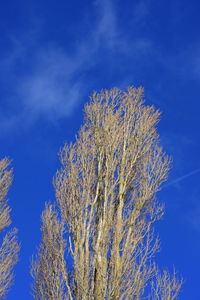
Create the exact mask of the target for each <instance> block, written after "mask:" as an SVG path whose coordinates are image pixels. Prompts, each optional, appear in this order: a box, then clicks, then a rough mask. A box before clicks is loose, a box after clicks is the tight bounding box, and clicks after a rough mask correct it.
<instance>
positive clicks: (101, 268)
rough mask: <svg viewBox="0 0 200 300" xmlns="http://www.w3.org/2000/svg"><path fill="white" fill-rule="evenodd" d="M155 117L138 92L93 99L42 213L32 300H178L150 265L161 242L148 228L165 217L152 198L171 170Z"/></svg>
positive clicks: (172, 281)
mask: <svg viewBox="0 0 200 300" xmlns="http://www.w3.org/2000/svg"><path fill="white" fill-rule="evenodd" d="M159 117H160V112H159V111H158V110H156V109H155V108H154V107H153V106H146V105H144V101H143V89H142V88H134V87H130V88H128V90H127V91H121V90H120V89H118V88H114V89H112V90H103V91H101V92H100V93H99V94H97V93H94V94H93V95H92V97H91V101H90V103H89V104H87V105H86V106H85V123H84V125H83V126H82V128H81V129H80V132H79V134H78V137H77V138H76V142H75V143H74V144H70V145H65V146H64V148H63V149H62V151H61V155H60V157H61V163H62V167H61V169H60V170H59V171H58V173H57V175H56V178H55V189H56V198H57V204H58V208H56V209H55V208H53V207H52V206H51V205H47V206H46V209H45V212H44V213H43V225H42V243H41V246H40V249H39V254H38V257H37V259H36V260H35V261H34V262H33V267H32V274H33V276H34V278H35V281H34V297H35V299H40V300H41V299H43V300H47V299H52V300H53V299H70V300H72V299H76V300H84V299H88V300H89V299H95V300H97V299H99V300H100V299H101V300H102V299H109V300H111V299H112V300H114V299H121V300H122V299H135V300H139V299H153V300H155V299H159V300H160V299H162V300H169V299H170V300H172V299H175V298H176V297H177V295H178V292H179V290H180V287H181V281H180V280H178V279H177V278H176V276H175V274H174V275H173V276H170V275H169V273H168V272H167V271H164V273H163V274H160V273H159V271H158V268H157V266H156V264H155V262H154V254H155V253H156V252H157V251H158V249H159V241H158V238H157V237H156V236H155V235H154V232H153V228H152V225H153V223H154V222H155V221H156V220H158V219H160V217H161V216H162V214H163V208H162V206H161V205H160V204H158V203H157V201H156V197H155V194H156V192H157V191H158V190H159V187H160V185H161V183H162V182H163V181H165V180H166V178H167V174H168V170H169V167H170V159H169V158H168V157H167V155H166V154H165V153H164V152H163V150H162V148H161V146H160V145H159V140H158V138H159V136H158V133H157V130H156V125H157V122H158V120H159ZM56 210H58V213H57V212H56ZM64 228H67V231H68V232H67V234H65V233H64ZM65 239H69V242H68V244H69V249H70V256H71V258H68V259H72V261H73V267H71V268H70V269H69V268H67V264H66V255H65V248H66V244H67V240H65Z"/></svg>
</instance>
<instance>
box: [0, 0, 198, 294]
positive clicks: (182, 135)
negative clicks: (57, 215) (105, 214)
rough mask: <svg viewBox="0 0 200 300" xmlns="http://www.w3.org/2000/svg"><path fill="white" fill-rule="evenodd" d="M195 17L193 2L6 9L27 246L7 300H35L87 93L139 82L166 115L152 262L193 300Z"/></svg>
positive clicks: (8, 131)
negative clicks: (63, 158) (169, 164)
mask: <svg viewBox="0 0 200 300" xmlns="http://www.w3.org/2000/svg"><path fill="white" fill-rule="evenodd" d="M199 11H200V2H199V1H198V0H196V1H195V0H190V1H186V0H168V1H163V0H161V1H156V0H141V1H132V0H123V1H122V0H115V1H114V0H107V1H106V0H97V1H88V0H84V1H81V0H79V1H78V0H74V1H66V0H59V1H55V0H54V1H53V0H48V1H47V0H34V1H30V0H15V1H14V0H11V1H1V7H0V32H1V34H0V143H1V154H0V156H1V157H2V158H3V157H4V156H8V157H10V158H11V159H12V160H13V163H12V165H13V167H14V182H13V185H12V188H11V190H10V193H9V202H10V206H11V207H12V220H13V226H16V227H17V228H18V229H19V239H20V242H21V246H22V248H21V254H20V261H19V263H18V265H17V267H16V269H15V272H16V280H15V284H14V286H13V287H12V289H11V292H10V293H9V295H8V299H10V300H17V299H20V300H23V299H24V300H28V299H32V297H31V295H30V283H31V278H30V275H29V265H30V260H31V255H32V254H33V253H35V251H36V247H37V246H38V244H39V240H40V225H41V223H40V214H41V212H42V210H43V208H44V203H45V201H48V200H53V199H54V190H53V187H52V178H53V176H54V174H55V172H56V170H57V169H58V168H59V160H58V156H57V153H58V152H59V149H60V147H61V146H62V145H63V144H64V143H65V142H68V141H73V140H74V136H75V134H76V133H77V130H78V128H79V126H80V124H81V122H82V120H83V113H82V109H83V106H84V103H85V102H86V101H87V100H88V96H89V95H90V94H91V92H92V91H93V90H98V91H99V90H100V89H101V88H111V87H113V86H118V87H121V88H125V87H127V86H128V85H135V86H139V85H142V86H144V88H145V95H146V101H147V103H148V104H154V105H155V106H156V107H157V108H160V110H161V111H162V112H163V115H162V120H161V122H160V124H159V132H160V134H161V142H162V144H163V146H164V148H165V150H166V152H167V153H169V154H171V155H172V156H173V161H174V162H173V169H172V170H171V172H170V177H169V180H168V182H167V183H166V185H165V187H164V188H163V190H162V191H161V192H159V194H158V197H159V198H160V200H161V201H164V202H165V203H166V214H165V216H164V218H163V220H162V221H161V222H159V224H158V226H157V230H158V231H159V233H160V237H161V245H162V252H161V253H159V254H158V256H157V258H158V261H159V263H160V265H161V266H163V267H169V269H172V268H173V266H175V267H176V269H177V270H178V271H179V273H180V274H182V276H183V278H184V279H185V284H184V286H183V291H182V293H181V296H180V299H183V300H188V299H190V300H198V299H200V296H199V295H200V293H199V270H200V186H199V180H200V171H199V170H200V155H199V153H200V133H199V129H200V128H199V127H200V126H199V121H200V35H199V28H200V18H199Z"/></svg>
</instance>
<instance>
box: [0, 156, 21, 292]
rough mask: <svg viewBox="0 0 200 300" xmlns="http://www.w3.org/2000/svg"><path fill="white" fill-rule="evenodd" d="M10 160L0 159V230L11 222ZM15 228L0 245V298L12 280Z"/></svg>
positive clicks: (16, 243) (15, 253) (15, 244)
mask: <svg viewBox="0 0 200 300" xmlns="http://www.w3.org/2000/svg"><path fill="white" fill-rule="evenodd" d="M9 165H10V162H9V160H8V159H6V158H4V159H2V160H1V161H0V231H1V232H2V231H3V230H4V229H5V228H6V227H8V226H9V225H10V223H11V220H10V208H9V207H8V205H7V199H6V197H7V193H8V190H9V187H10V185H11V182H12V170H11V169H9ZM16 233H17V230H16V229H13V230H11V231H9V232H8V233H7V234H6V235H5V237H4V238H3V242H2V244H1V246H0V298H4V297H5V296H6V295H7V293H8V290H9V288H10V285H11V284H12V282H13V278H14V274H13V266H14V265H15V264H16V262H17V260H18V253H19V244H18V242H17V236H16Z"/></svg>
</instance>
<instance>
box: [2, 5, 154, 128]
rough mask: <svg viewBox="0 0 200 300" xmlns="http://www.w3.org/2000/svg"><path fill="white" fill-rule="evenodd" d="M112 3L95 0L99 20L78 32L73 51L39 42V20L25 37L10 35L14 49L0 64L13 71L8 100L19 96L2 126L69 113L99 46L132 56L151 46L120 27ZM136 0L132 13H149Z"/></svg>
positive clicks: (77, 101)
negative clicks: (8, 118)
mask: <svg viewBox="0 0 200 300" xmlns="http://www.w3.org/2000/svg"><path fill="white" fill-rule="evenodd" d="M116 3H117V2H116ZM116 3H115V2H114V1H112V0H107V1H106V0H102V1H100V0H96V1H95V5H94V7H95V9H96V12H95V14H96V19H97V21H96V23H95V25H94V26H91V27H90V29H89V31H88V33H87V35H85V36H83V37H80V36H79V38H78V39H79V43H77V44H76V47H75V49H74V51H73V53H68V52H67V51H66V49H61V48H60V47H58V46H57V45H56V44H53V43H52V44H51V45H45V44H44V43H41V41H40V35H41V32H40V28H39V26H38V27H37V29H36V30H34V29H31V30H30V32H29V33H27V34H26V37H25V38H24V37H23V38H21V39H20V38H18V39H17V38H12V44H13V51H12V53H10V54H9V55H8V56H7V57H6V58H5V59H4V61H1V62H0V65H1V66H4V68H5V69H6V70H9V71H7V72H8V76H7V77H8V78H9V79H10V78H14V76H15V78H14V79H13V81H12V90H13V94H14V96H12V97H10V99H8V101H10V103H13V105H16V103H15V102H16V99H17V101H18V103H17V106H18V108H19V109H18V110H17V112H16V111H15V117H13V116H12V115H11V117H10V123H9V120H4V119H3V120H2V124H4V125H0V126H4V127H6V124H7V128H12V127H14V128H15V126H12V124H14V123H15V122H17V120H18V119H23V122H22V123H24V124H25V123H26V124H28V123H31V122H34V121H35V120H37V118H38V117H41V116H42V117H43V118H47V119H48V120H50V121H53V122H54V121H55V120H59V119H60V118H62V117H67V116H70V115H71V114H72V113H73V112H74V110H75V109H76V107H77V106H78V105H79V103H80V101H82V99H83V95H85V91H86V90H87V89H86V87H87V85H88V82H87V76H85V74H87V72H88V71H89V70H90V69H91V68H92V67H94V66H95V63H96V61H98V56H99V53H100V51H101V49H103V48H104V49H106V51H108V52H110V53H112V54H114V53H115V52H117V53H121V55H123V56H127V57H129V56H132V57H133V58H132V59H135V61H137V60H138V58H139V57H140V56H141V55H143V54H144V53H145V52H148V53H150V51H151V50H152V48H153V47H152V43H151V41H150V40H148V39H146V38H135V39H133V40H130V39H129V38H127V37H126V35H125V34H124V32H123V29H122V28H119V24H118V19H117V18H118V16H117V14H116V11H115V4H116ZM139 3H140V4H139V6H137V7H136V10H135V13H137V14H138V16H140V18H141V16H143V17H144V16H145V14H146V13H147V5H146V4H145V1H140V2H139ZM83 26H84V24H83ZM30 53H31V55H30ZM29 56H30V58H29ZM20 64H22V66H23V67H22V69H24V66H25V71H24V72H22V74H20V72H19V70H18V69H19V66H20ZM14 74H15V75H14ZM87 92H88V91H87ZM14 120H15V121H14Z"/></svg>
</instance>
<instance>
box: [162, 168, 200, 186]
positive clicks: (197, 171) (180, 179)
mask: <svg viewBox="0 0 200 300" xmlns="http://www.w3.org/2000/svg"><path fill="white" fill-rule="evenodd" d="M199 172H200V168H199V169H196V170H194V171H192V172H190V173H187V174H185V175H183V176H180V177H178V178H177V179H175V180H173V181H171V182H169V183H167V184H164V185H163V186H162V189H164V188H166V187H169V186H171V185H174V184H176V183H178V182H180V181H182V180H184V179H186V178H188V177H190V176H192V175H194V174H197V173H199Z"/></svg>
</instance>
